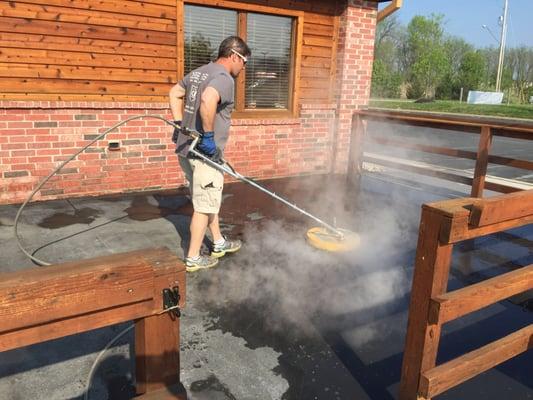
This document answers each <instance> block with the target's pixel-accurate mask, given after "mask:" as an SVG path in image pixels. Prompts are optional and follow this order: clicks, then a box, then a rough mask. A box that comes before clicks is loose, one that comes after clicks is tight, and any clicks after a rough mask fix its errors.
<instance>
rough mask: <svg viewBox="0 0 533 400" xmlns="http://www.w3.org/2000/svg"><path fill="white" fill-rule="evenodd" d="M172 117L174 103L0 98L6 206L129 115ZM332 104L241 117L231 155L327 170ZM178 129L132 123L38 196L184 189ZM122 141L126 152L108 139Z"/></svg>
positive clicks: (239, 165) (1, 195)
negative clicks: (292, 113)
mask: <svg viewBox="0 0 533 400" xmlns="http://www.w3.org/2000/svg"><path fill="white" fill-rule="evenodd" d="M141 114H154V115H159V116H162V117H164V118H170V114H169V110H168V106H167V105H166V104H135V103H65V102H31V103H28V102H6V101H4V102H0V130H1V135H0V175H1V177H2V185H1V187H0V204H7V203H20V202H22V201H24V200H25V199H26V198H27V196H28V195H29V194H30V193H31V191H32V190H33V189H34V188H35V187H36V185H37V184H38V183H39V182H40V181H41V180H42V179H43V178H45V177H46V176H47V175H48V174H49V173H50V172H51V171H52V170H53V169H54V168H56V167H57V166H59V165H60V164H61V163H62V162H64V161H65V160H66V159H68V158H69V157H70V156H72V155H73V154H74V153H75V152H77V151H78V150H79V149H81V148H82V147H84V146H85V145H87V144H88V143H90V141H92V140H94V139H95V138H97V137H98V135H100V134H102V133H103V132H104V131H105V130H107V129H109V128H110V127H112V126H113V125H115V124H117V123H118V122H120V121H123V120H124V119H126V118H129V117H132V116H135V115H141ZM333 121H334V107H333V106H332V105H327V104H326V105H324V104H322V105H320V104H318V105H303V106H302V110H301V118H298V119H288V120H253V121H250V120H234V121H233V126H232V131H231V137H230V142H229V143H228V147H227V152H226V157H227V158H228V160H230V162H231V163H232V164H233V166H234V167H235V168H236V169H237V170H238V171H239V172H241V173H243V174H245V175H250V176H254V177H259V178H266V177H279V176H287V175H294V174H301V173H317V172H325V171H327V170H328V169H329V166H330V162H331V144H332V136H331V135H332V131H333V129H332V124H333ZM171 133H172V128H170V127H169V126H168V125H166V124H165V123H164V122H163V121H161V120H158V119H151V118H143V119H136V120H132V121H129V122H128V123H126V124H125V125H123V126H121V127H119V128H118V129H117V130H115V131H112V132H110V133H108V134H107V135H106V137H105V138H104V139H103V140H99V141H97V142H96V143H95V144H94V145H92V146H91V147H89V148H88V149H87V150H85V151H84V152H83V153H82V154H80V155H78V156H77V157H76V158H75V159H74V160H72V161H70V162H69V163H68V164H66V165H65V166H64V168H63V169H62V170H61V171H60V173H59V174H58V175H56V176H54V177H53V178H52V179H51V180H50V181H49V182H48V183H47V184H46V185H45V186H43V187H42V189H41V190H40V191H39V192H38V193H37V194H36V195H35V197H34V199H35V200H41V199H54V198H62V197H76V196H91V195H101V194H105V193H120V192H128V191H142V190H154V189H169V188H176V187H177V186H179V185H181V184H183V183H184V178H183V174H182V173H181V170H180V168H179V166H178V163H177V160H176V155H175V153H174V145H173V143H172V142H171V141H170V137H171ZM112 140H117V141H119V143H120V150H119V151H110V150H109V149H108V148H107V145H108V142H109V141H112Z"/></svg>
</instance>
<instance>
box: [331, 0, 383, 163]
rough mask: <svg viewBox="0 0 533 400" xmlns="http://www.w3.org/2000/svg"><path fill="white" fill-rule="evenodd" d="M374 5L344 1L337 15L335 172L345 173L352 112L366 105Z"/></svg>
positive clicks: (368, 92)
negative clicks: (344, 4) (345, 4)
mask: <svg viewBox="0 0 533 400" xmlns="http://www.w3.org/2000/svg"><path fill="white" fill-rule="evenodd" d="M376 18H377V3H375V2H371V1H363V0H347V7H344V8H343V10H342V13H341V15H340V21H339V22H340V23H339V44H338V50H337V82H338V87H337V90H336V101H337V125H336V132H337V140H336V141H335V144H336V146H335V151H334V161H333V162H334V170H335V171H336V172H341V173H343V172H345V171H346V166H347V162H348V152H349V146H350V130H351V121H352V114H353V111H354V110H356V109H358V108H359V107H360V106H362V105H366V104H368V99H369V97H370V81H371V80H372V64H373V59H374V38H375V33H376Z"/></svg>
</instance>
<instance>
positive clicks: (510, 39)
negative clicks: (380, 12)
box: [380, 0, 533, 47]
mask: <svg viewBox="0 0 533 400" xmlns="http://www.w3.org/2000/svg"><path fill="white" fill-rule="evenodd" d="M388 4H390V3H388V2H385V3H382V5H381V6H380V9H381V8H383V7H384V6H386V5H388ZM503 5H504V0H403V5H402V8H401V9H400V10H398V11H396V13H395V15H397V17H398V19H399V21H400V22H401V23H402V24H403V25H407V24H408V23H409V21H411V19H412V18H413V17H414V16H415V15H423V16H429V15H431V13H435V14H443V15H444V24H445V25H444V28H445V31H446V33H448V34H451V35H453V36H459V37H462V38H463V39H465V40H466V41H467V42H468V43H471V44H473V45H474V46H476V47H487V46H494V47H498V46H499V40H500V32H501V28H500V26H499V25H498V17H499V16H500V15H503ZM532 19H533V0H509V9H508V19H507V24H508V28H507V40H506V47H518V46H520V45H525V46H533V22H532ZM482 25H487V27H488V28H489V29H490V31H491V32H492V33H493V35H494V36H495V37H496V39H497V40H495V39H494V38H493V37H492V36H491V34H490V33H489V32H488V31H487V30H486V29H483V28H482Z"/></svg>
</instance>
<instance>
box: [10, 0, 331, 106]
mask: <svg viewBox="0 0 533 400" xmlns="http://www.w3.org/2000/svg"><path fill="white" fill-rule="evenodd" d="M178 3H179V4H178ZM218 3H219V4H220V5H221V6H224V3H226V2H224V1H219V2H218ZM243 4H244V3H243ZM245 4H246V6H247V7H249V8H250V9H251V10H250V11H253V10H254V9H255V10H256V11H257V12H261V9H262V7H265V6H268V7H276V8H279V9H282V10H283V9H286V10H287V11H288V12H290V11H303V12H304V18H303V20H304V23H303V35H302V40H301V41H302V42H301V43H300V46H301V47H300V54H301V69H300V79H299V80H298V84H297V85H295V86H296V87H299V102H300V103H327V102H329V101H331V99H332V90H331V89H332V87H333V82H334V80H335V68H336V64H335V59H336V47H337V36H338V17H336V16H335V14H336V8H337V1H326V0H317V1H302V0H293V1H289V0H274V1H272V0H257V1H250V2H246V3H245ZM182 6H183V4H182V3H181V2H179V0H178V1H176V0H148V1H134V0H131V1H105V0H76V1H64V0H23V1H17V2H13V1H0V78H1V79H0V99H6V100H29V101H31V100H66V101H69V100H88V101H89V100H103V101H149V102H152V101H162V102H166V101H167V93H168V90H169V88H170V85H171V84H172V83H174V82H176V80H177V79H178V77H179V76H181V74H182V70H183V66H182V65H181V63H180V58H181V57H183V56H182V51H183V50H182V49H181V48H180V47H181V46H182V44H181V46H180V40H179V37H178V34H177V32H179V33H181V34H182V32H183V27H182V18H183V17H182V16H183V10H182ZM176 20H177V22H178V26H179V29H177V25H176Z"/></svg>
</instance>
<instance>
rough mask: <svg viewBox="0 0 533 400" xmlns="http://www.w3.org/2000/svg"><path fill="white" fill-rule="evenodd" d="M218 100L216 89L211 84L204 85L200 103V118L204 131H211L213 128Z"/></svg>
mask: <svg viewBox="0 0 533 400" xmlns="http://www.w3.org/2000/svg"><path fill="white" fill-rule="evenodd" d="M219 101H220V95H219V94H218V91H217V90H216V89H215V88H213V87H211V86H208V87H206V88H205V90H204V91H203V93H202V98H201V103H200V118H202V127H203V128H204V132H212V131H213V130H214V129H215V115H216V113H217V106H218V102H219Z"/></svg>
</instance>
